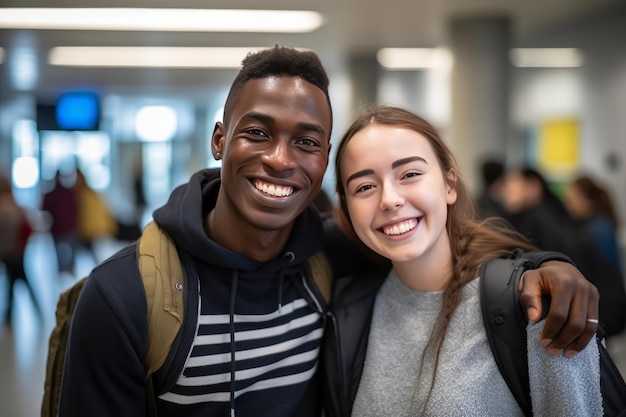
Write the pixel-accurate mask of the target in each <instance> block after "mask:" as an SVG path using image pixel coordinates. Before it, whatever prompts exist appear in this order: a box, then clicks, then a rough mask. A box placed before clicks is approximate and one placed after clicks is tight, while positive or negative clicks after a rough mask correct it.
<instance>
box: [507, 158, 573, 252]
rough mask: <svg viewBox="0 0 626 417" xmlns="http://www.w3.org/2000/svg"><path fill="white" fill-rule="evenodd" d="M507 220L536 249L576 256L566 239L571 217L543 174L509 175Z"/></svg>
mask: <svg viewBox="0 0 626 417" xmlns="http://www.w3.org/2000/svg"><path fill="white" fill-rule="evenodd" d="M502 196H503V199H502V201H503V203H504V209H505V213H506V218H507V219H508V220H509V221H510V222H511V223H512V225H513V227H515V229H517V230H518V231H519V232H521V233H522V234H523V235H525V236H526V237H527V238H529V239H530V240H531V241H532V242H533V243H534V244H535V245H537V247H540V248H542V249H545V250H554V251H559V252H563V253H565V254H567V255H569V256H574V253H575V252H576V248H575V246H573V245H572V244H571V243H572V242H570V241H569V240H568V238H567V237H566V229H567V227H568V226H569V221H570V218H569V214H568V212H567V210H566V209H565V206H564V205H563V203H562V202H561V200H560V199H559V197H558V196H557V195H556V194H555V193H554V192H553V191H552V190H551V189H550V187H549V185H548V182H547V181H546V179H545V177H544V176H543V174H541V173H540V172H539V171H537V170H536V169H534V168H531V167H523V168H520V169H515V170H512V171H510V172H508V173H507V174H506V176H505V180H504V187H503V194H502Z"/></svg>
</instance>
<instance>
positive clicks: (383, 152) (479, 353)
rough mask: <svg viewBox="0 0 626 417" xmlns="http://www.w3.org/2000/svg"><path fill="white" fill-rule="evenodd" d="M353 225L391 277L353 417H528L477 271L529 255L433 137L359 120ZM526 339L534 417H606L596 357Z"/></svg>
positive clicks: (412, 123) (388, 118)
mask: <svg viewBox="0 0 626 417" xmlns="http://www.w3.org/2000/svg"><path fill="white" fill-rule="evenodd" d="M336 168H337V169H336V175H337V191H338V193H339V197H340V204H341V208H342V210H341V211H342V215H343V216H344V217H345V220H346V224H347V225H349V227H351V229H352V231H353V232H354V233H355V234H356V236H358V238H359V240H360V241H361V242H362V243H363V244H365V245H366V246H367V247H368V248H369V249H371V250H372V251H374V252H375V253H376V254H378V255H379V256H382V257H383V258H386V259H388V260H390V261H391V263H392V265H393V269H392V270H391V272H390V273H389V275H388V277H387V279H386V281H385V282H384V284H383V285H382V287H381V288H380V290H379V291H378V295H377V297H376V302H375V305H374V308H373V316H372V321H371V325H370V332H369V339H368V344H367V353H366V355H365V360H364V363H363V365H362V366H363V371H362V377H361V379H360V383H359V386H358V390H357V392H356V398H355V401H354V405H353V407H352V415H353V416H359V417H361V416H377V417H380V416H418V415H420V416H421V415H427V416H433V415H434V416H437V415H441V416H449V415H475V416H485V415H490V416H494V415H507V416H515V415H523V413H522V411H521V409H520V408H519V406H518V404H517V403H516V401H515V399H514V398H513V396H512V394H511V393H510V391H509V390H508V388H507V385H506V383H505V382H504V380H503V379H502V377H501V375H500V373H499V371H498V368H497V365H496V363H495V360H494V359H493V356H492V354H491V350H490V348H489V343H488V341H487V338H486V333H485V329H484V326H483V322H482V315H481V312H480V299H479V291H478V288H479V287H478V279H480V278H479V277H478V274H479V270H480V266H481V264H482V263H483V262H484V261H486V260H487V259H489V258H494V257H502V256H505V255H507V254H508V253H510V252H511V251H512V250H513V249H514V248H522V249H532V246H531V245H530V244H529V243H528V242H527V241H525V240H524V239H523V238H522V237H521V236H520V235H518V234H516V233H515V232H513V231H512V230H510V229H508V228H506V227H504V226H502V225H498V224H495V223H493V222H478V221H476V220H475V217H474V204H473V200H472V198H471V196H470V194H469V192H468V190H467V189H466V187H465V186H464V184H463V181H462V180H461V178H460V176H459V173H458V170H457V168H456V165H455V162H454V158H453V155H452V154H451V152H450V150H449V149H448V147H447V146H446V144H445V143H444V142H443V140H442V139H441V138H440V137H439V135H438V133H437V132H436V131H435V129H434V128H433V127H432V126H431V125H430V124H429V123H427V122H426V121H424V120H423V119H421V118H420V117H418V116H416V115H414V114H412V113H410V112H408V111H405V110H402V109H398V108H394V107H377V108H373V109H372V110H370V111H368V112H366V113H364V114H362V115H361V116H360V117H359V118H358V119H357V120H356V121H355V122H354V123H353V124H352V126H351V127H350V128H349V129H348V131H347V133H346V134H345V135H344V137H343V138H342V140H341V142H340V143H339V149H338V153H337V160H336ZM541 328H542V322H540V323H537V324H535V323H532V322H531V323H529V326H528V329H527V333H528V334H527V337H528V352H529V373H530V384H531V397H532V403H533V412H534V413H535V415H544V416H547V415H549V416H566V415H567V416H573V415H580V416H595V415H602V397H601V393H600V381H599V363H598V350H597V345H595V344H594V343H590V344H589V345H588V346H587V347H586V348H585V349H584V350H583V351H582V352H581V353H580V354H578V355H577V356H575V357H573V358H567V357H566V356H564V355H563V354H558V355H551V354H550V353H549V352H548V351H547V350H546V349H544V348H543V347H541V345H540V342H539V335H540V332H541Z"/></svg>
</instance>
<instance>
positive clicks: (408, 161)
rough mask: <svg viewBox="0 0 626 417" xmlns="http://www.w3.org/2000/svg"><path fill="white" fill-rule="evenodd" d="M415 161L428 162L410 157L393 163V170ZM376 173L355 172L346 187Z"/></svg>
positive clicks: (371, 170)
mask: <svg viewBox="0 0 626 417" xmlns="http://www.w3.org/2000/svg"><path fill="white" fill-rule="evenodd" d="M415 161H420V162H426V160H425V159H424V158H422V157H421V156H409V157H407V158H402V159H398V160H397V161H393V162H392V163H391V168H392V169H396V168H398V167H399V166H402V165H404V164H408V163H410V162H415ZM373 173H374V170H373V169H364V170H361V171H358V172H355V173H354V174H352V175H350V176H349V177H348V178H347V179H346V185H347V184H350V181H352V180H355V179H357V178H359V177H364V176H366V175H372V174H373Z"/></svg>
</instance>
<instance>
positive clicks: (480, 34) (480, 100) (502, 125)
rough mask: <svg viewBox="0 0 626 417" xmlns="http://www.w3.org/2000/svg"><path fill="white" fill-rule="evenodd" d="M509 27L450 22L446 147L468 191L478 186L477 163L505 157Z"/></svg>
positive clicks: (500, 21) (496, 22)
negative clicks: (450, 77)
mask: <svg viewBox="0 0 626 417" xmlns="http://www.w3.org/2000/svg"><path fill="white" fill-rule="evenodd" d="M510 27H511V24H510V20H509V18H507V17H487V18H457V19H454V20H453V21H452V22H451V24H450V32H449V35H450V38H449V39H450V46H451V50H452V54H453V57H454V65H453V69H452V106H451V107H452V108H451V123H450V138H451V141H452V143H451V147H452V149H453V150H454V152H455V155H456V157H457V161H458V163H459V167H460V170H461V174H462V175H463V177H464V179H465V180H466V182H467V185H468V186H469V188H470V190H472V191H477V190H478V189H479V188H480V177H479V172H480V171H479V165H480V161H481V159H482V158H483V157H484V156H494V155H495V156H501V157H503V158H504V157H505V154H506V143H507V141H508V139H509V136H510V133H511V129H510V127H509V126H510V123H509V90H510V85H509V84H510V83H509V75H510V63H509V59H508V52H509V49H510V43H511V34H510Z"/></svg>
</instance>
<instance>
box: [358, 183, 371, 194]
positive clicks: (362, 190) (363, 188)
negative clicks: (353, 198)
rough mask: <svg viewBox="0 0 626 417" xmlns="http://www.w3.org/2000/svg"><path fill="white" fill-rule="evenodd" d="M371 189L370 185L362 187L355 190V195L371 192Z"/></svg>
mask: <svg viewBox="0 0 626 417" xmlns="http://www.w3.org/2000/svg"><path fill="white" fill-rule="evenodd" d="M372 188H374V186H373V185H371V184H366V185H362V186H360V187H359V188H357V189H356V190H355V193H362V192H364V191H367V190H371V189H372Z"/></svg>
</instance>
